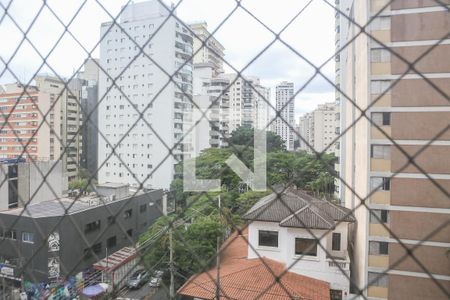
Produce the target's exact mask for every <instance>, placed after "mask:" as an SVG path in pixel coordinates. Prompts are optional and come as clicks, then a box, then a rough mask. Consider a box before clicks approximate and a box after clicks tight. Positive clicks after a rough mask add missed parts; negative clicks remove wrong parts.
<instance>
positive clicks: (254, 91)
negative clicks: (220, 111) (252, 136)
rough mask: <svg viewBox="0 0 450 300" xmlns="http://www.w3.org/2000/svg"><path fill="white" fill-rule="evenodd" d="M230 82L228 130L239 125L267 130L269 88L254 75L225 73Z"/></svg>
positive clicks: (232, 129)
mask: <svg viewBox="0 0 450 300" xmlns="http://www.w3.org/2000/svg"><path fill="white" fill-rule="evenodd" d="M224 77H225V78H227V79H228V80H229V82H230V86H229V89H228V93H229V97H230V111H229V119H230V120H229V122H230V132H233V131H234V130H236V129H237V128H239V127H241V126H248V127H253V128H256V129H260V130H267V131H268V130H269V128H268V127H267V126H268V124H269V121H270V120H269V112H270V110H269V105H268V103H270V89H269V88H267V87H264V86H263V85H261V82H260V79H259V78H258V77H256V76H240V77H238V76H237V75H236V74H225V75H224Z"/></svg>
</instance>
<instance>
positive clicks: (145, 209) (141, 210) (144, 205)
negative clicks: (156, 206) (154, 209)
mask: <svg viewBox="0 0 450 300" xmlns="http://www.w3.org/2000/svg"><path fill="white" fill-rule="evenodd" d="M146 211H147V204H142V205H141V206H139V212H141V213H144V212H146Z"/></svg>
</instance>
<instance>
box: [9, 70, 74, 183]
mask: <svg viewBox="0 0 450 300" xmlns="http://www.w3.org/2000/svg"><path fill="white" fill-rule="evenodd" d="M34 81H35V85H34V86H27V87H24V86H22V85H21V84H7V85H4V86H3V87H2V93H1V94H0V110H1V112H2V114H0V120H2V124H3V129H2V134H1V137H0V157H1V158H16V157H19V156H22V157H24V158H27V159H30V158H33V159H34V160H62V162H63V169H64V170H65V173H67V176H68V179H69V180H71V179H73V178H75V177H76V176H77V174H78V166H79V162H80V156H81V147H82V142H81V133H80V126H81V123H82V120H81V116H80V108H79V105H78V101H79V99H78V91H77V90H72V89H69V90H68V89H67V88H65V86H64V82H62V81H61V80H60V79H58V78H56V77H52V76H47V75H39V76H36V77H35V78H34ZM46 114H47V117H46V122H45V121H44V115H46ZM6 120H8V122H7V123H8V124H6ZM33 134H34V136H33ZM27 145H28V146H27ZM24 148H25V151H24Z"/></svg>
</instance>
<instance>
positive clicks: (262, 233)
mask: <svg viewBox="0 0 450 300" xmlns="http://www.w3.org/2000/svg"><path fill="white" fill-rule="evenodd" d="M258 245H259V246H264V247H278V231H269V230H259V241H258Z"/></svg>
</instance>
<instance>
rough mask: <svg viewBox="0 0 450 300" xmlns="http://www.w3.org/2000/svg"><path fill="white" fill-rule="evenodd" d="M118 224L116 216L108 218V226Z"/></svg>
mask: <svg viewBox="0 0 450 300" xmlns="http://www.w3.org/2000/svg"><path fill="white" fill-rule="evenodd" d="M115 223H116V217H115V216H109V217H108V225H112V224H115Z"/></svg>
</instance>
